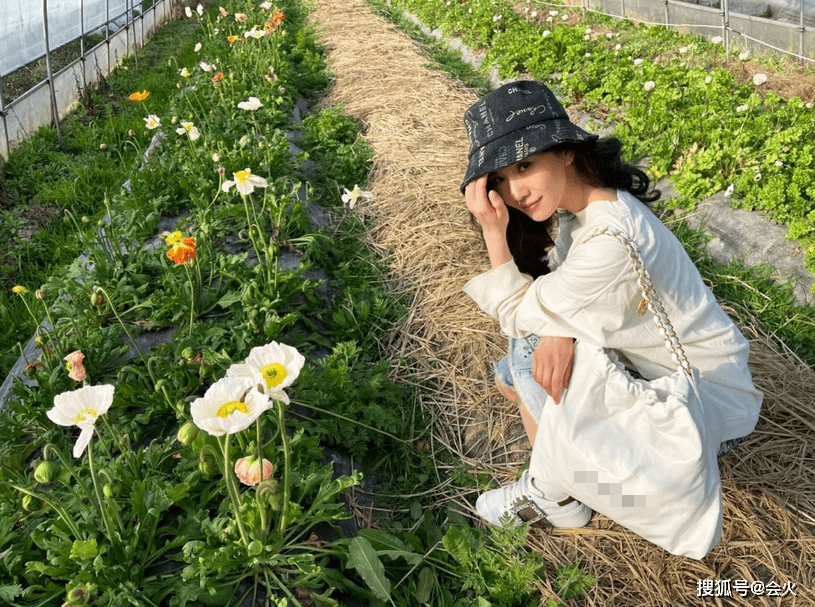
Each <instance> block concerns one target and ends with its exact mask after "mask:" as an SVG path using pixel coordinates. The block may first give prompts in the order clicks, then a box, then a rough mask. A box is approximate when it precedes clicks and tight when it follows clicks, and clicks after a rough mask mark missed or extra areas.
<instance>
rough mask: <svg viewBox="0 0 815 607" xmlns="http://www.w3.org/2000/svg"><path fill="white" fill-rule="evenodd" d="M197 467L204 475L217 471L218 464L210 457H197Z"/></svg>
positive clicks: (210, 474)
mask: <svg viewBox="0 0 815 607" xmlns="http://www.w3.org/2000/svg"><path fill="white" fill-rule="evenodd" d="M198 469H199V470H200V471H201V473H202V474H203V475H204V476H212V475H213V474H215V473H216V472H217V471H218V466H216V465H215V460H214V459H212V458H211V457H206V456H205V457H200V458H198Z"/></svg>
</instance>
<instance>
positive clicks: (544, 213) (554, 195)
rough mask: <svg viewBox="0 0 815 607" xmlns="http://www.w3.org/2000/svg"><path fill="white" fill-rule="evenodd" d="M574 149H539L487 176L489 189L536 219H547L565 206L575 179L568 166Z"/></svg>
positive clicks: (506, 202)
mask: <svg viewBox="0 0 815 607" xmlns="http://www.w3.org/2000/svg"><path fill="white" fill-rule="evenodd" d="M573 160H574V153H573V152H571V151H568V150H562V151H554V152H549V151H545V152H538V153H537V154H532V155H531V156H527V157H526V158H524V159H523V160H521V161H519V162H516V163H515V164H512V165H510V166H508V167H504V168H503V169H498V170H497V171H492V172H491V173H490V174H489V175H488V177H487V189H488V190H495V191H496V192H497V193H498V195H499V196H501V200H503V201H504V204H506V205H508V206H510V207H512V208H514V209H518V210H519V211H521V212H522V213H525V214H526V215H528V216H529V217H530V218H531V219H533V220H534V221H546V220H547V219H549V217H551V216H552V214H553V213H554V212H555V211H556V210H557V209H558V208H564V204H565V202H566V197H567V194H568V191H569V184H570V183H571V181H570V180H571V174H572V172H571V171H567V169H568V167H569V166H570V165H571V164H572V161H573Z"/></svg>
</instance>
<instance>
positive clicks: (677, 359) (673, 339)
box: [583, 227, 695, 387]
mask: <svg viewBox="0 0 815 607" xmlns="http://www.w3.org/2000/svg"><path fill="white" fill-rule="evenodd" d="M601 234H608V235H609V236H613V237H614V238H616V239H617V240H618V241H619V242H620V244H622V245H623V246H624V247H625V248H626V249H627V250H628V258H629V260H630V261H631V265H632V266H634V271H635V272H636V273H637V284H638V285H639V287H640V290H642V301H641V302H640V305H639V307H638V308H637V314H638V315H639V316H642V315H643V314H645V310H646V308H647V309H648V310H651V313H652V314H653V315H654V323H655V324H656V326H657V329H659V334H660V335H661V336H662V339H664V340H665V348H667V350H668V352H670V353H671V360H673V362H674V364H675V365H676V367H677V369H679V370H680V371H684V372H685V373H686V374H687V375H688V377H692V374H691V366H690V363H689V362H688V358H687V356H685V350H684V349H683V348H682V344H681V343H679V338H678V337H677V336H676V332H675V331H674V329H673V326H672V325H671V321H670V320H669V319H668V314H667V313H666V312H665V308H664V307H663V305H662V302H661V301H660V299H659V295H657V293H656V290H655V289H654V283H653V282H651V277H650V275H649V274H648V268H646V267H645V264H643V263H642V255H640V251H639V249H638V248H637V245H636V244H634V241H633V240H631V239H630V238H628V237H627V236H626V235H625V234H624V233H623V232H621V231H620V230H613V229H611V228H609V227H603V228H598V229H597V230H595V231H594V232H592V233H591V235H589V237H588V238H586V239H585V240H584V241H583V242H588V241H589V240H591V239H592V238H594V237H595V236H600V235H601ZM694 387H695V386H694Z"/></svg>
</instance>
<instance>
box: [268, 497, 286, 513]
mask: <svg viewBox="0 0 815 607" xmlns="http://www.w3.org/2000/svg"><path fill="white" fill-rule="evenodd" d="M282 507H283V494H282V493H273V494H272V495H270V496H269V508H271V509H272V510H274V511H275V512H279V511H280V509H281V508H282Z"/></svg>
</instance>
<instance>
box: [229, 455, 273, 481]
mask: <svg viewBox="0 0 815 607" xmlns="http://www.w3.org/2000/svg"><path fill="white" fill-rule="evenodd" d="M272 472H274V466H273V465H272V462H270V461H269V460H268V459H265V458H264V459H263V464H262V472H261V462H259V461H258V460H257V458H255V457H251V456H250V457H242V458H240V459H239V460H238V461H237V462H235V476H237V477H238V480H239V481H240V482H242V483H243V484H244V485H249V486H250V487H253V486H255V485H257V484H258V483H259V482H260V481H261V480H264V481H266V480H269V479H270V478H271V476H272ZM261 474H262V475H263V478H262V479H261Z"/></svg>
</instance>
